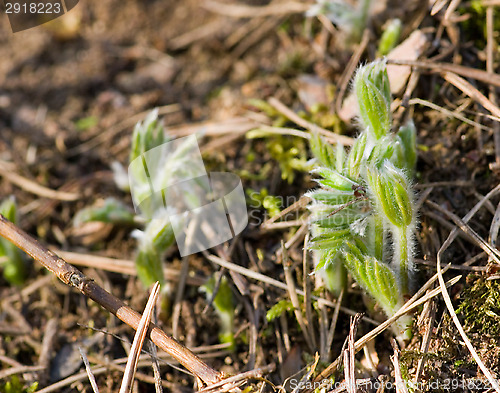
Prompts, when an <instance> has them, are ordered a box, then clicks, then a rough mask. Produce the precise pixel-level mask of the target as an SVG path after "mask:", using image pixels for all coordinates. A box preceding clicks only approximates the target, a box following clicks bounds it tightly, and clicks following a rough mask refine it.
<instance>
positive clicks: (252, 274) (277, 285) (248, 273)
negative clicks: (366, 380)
mask: <svg viewBox="0 0 500 393" xmlns="http://www.w3.org/2000/svg"><path fill="white" fill-rule="evenodd" d="M285 247H286V244H285ZM203 254H204V255H205V257H206V258H207V259H208V260H210V261H212V262H214V263H216V264H217V265H219V266H222V267H225V268H226V269H228V270H233V271H235V272H237V273H239V274H241V275H242V276H245V277H249V278H252V279H254V280H257V281H260V282H263V283H265V284H268V285H271V286H273V287H275V288H279V289H283V290H285V291H288V287H287V285H286V284H285V283H282V282H281V281H278V280H275V279H274V278H271V277H268V276H266V275H265V274H262V273H259V272H254V271H253V270H250V269H247V268H245V267H243V266H240V265H236V264H235V263H232V262H229V261H226V260H225V259H222V258H219V257H217V256H215V255H212V254H209V253H207V252H203ZM295 292H296V293H297V294H298V295H300V296H304V295H305V294H304V291H302V290H301V289H296V290H295ZM311 298H312V299H314V300H317V301H318V303H319V304H320V305H321V304H325V305H327V306H330V307H333V308H335V307H337V303H335V302H332V301H331V300H328V299H324V298H321V297H318V296H311ZM340 311H342V312H343V313H345V314H347V315H352V316H354V315H356V314H357V312H355V311H353V310H351V309H349V308H347V307H342V306H340ZM363 321H365V322H368V323H371V324H372V325H375V326H378V325H380V324H379V323H378V322H377V321H375V320H373V319H371V318H368V317H365V316H364V317H363Z"/></svg>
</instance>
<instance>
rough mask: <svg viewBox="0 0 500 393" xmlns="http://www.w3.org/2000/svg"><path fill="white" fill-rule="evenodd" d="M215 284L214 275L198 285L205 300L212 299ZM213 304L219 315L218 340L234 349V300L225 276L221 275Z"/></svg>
mask: <svg viewBox="0 0 500 393" xmlns="http://www.w3.org/2000/svg"><path fill="white" fill-rule="evenodd" d="M215 286H216V281H215V277H214V276H212V277H210V279H209V280H208V281H207V282H206V283H205V285H203V286H202V287H200V290H201V291H203V292H205V293H206V295H207V300H208V301H210V300H212V297H213V294H214V290H215ZM212 304H213V306H214V309H215V312H216V313H217V316H218V317H219V340H220V342H221V343H224V344H230V347H229V349H230V350H234V349H235V341H234V314H235V302H234V296H233V292H232V291H231V287H230V286H229V284H228V282H227V279H226V277H222V279H221V280H220V283H219V287H218V289H217V294H216V295H215V298H213V303H212Z"/></svg>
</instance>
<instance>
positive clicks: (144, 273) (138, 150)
mask: <svg viewBox="0 0 500 393" xmlns="http://www.w3.org/2000/svg"><path fill="white" fill-rule="evenodd" d="M170 141H171V138H170V137H169V136H168V135H167V133H166V131H165V127H164V126H163V124H162V122H161V121H159V120H158V111H157V110H153V111H152V112H151V113H149V114H148V115H147V116H146V118H145V119H144V121H143V122H139V123H137V125H136V126H135V128H134V132H133V134H132V144H131V149H130V155H129V163H132V162H133V161H134V160H136V159H138V158H141V157H142V160H144V157H143V154H144V153H146V152H148V151H151V150H152V149H155V148H157V147H159V146H161V145H163V144H165V143H167V142H170ZM189 144H192V140H185V141H183V142H181V143H180V144H179V145H177V146H176V150H175V151H173V152H172V154H170V155H168V157H163V158H162V162H160V163H159V165H158V166H156V167H155V168H154V171H153V170H151V173H146V171H144V169H143V168H144V167H143V166H137V165H135V166H134V165H131V166H130V167H129V171H128V172H127V171H126V170H125V168H123V167H122V166H121V165H120V164H119V163H118V162H114V163H113V164H112V169H113V172H114V178H115V183H116V184H117V186H118V187H119V188H120V189H121V190H123V191H130V182H131V183H132V184H133V185H134V191H135V192H136V194H137V197H138V198H139V199H140V200H143V202H142V203H141V204H140V206H138V209H137V212H136V213H134V212H132V210H131V209H130V208H129V207H128V206H126V205H125V204H123V203H122V202H120V201H118V200H116V199H114V198H108V199H106V201H105V202H104V205H102V204H101V206H98V205H95V206H91V207H87V208H85V209H83V210H81V211H79V212H78V214H77V215H76V216H75V219H74V225H76V226H78V225H81V224H83V223H85V222H90V221H101V222H107V223H112V224H121V225H123V224H127V225H131V226H140V227H142V229H135V230H134V231H133V232H132V236H133V237H135V238H136V239H137V242H138V244H137V251H136V257H135V264H136V269H137V275H138V277H139V278H140V280H141V281H142V283H143V284H144V286H145V287H149V286H150V285H151V284H153V283H154V282H156V281H159V282H160V284H161V286H162V291H163V292H164V293H165V292H167V293H168V292H169V291H170V289H169V287H168V285H166V282H165V279H164V276H163V259H164V257H165V253H166V252H167V250H168V249H169V248H170V247H171V246H172V245H173V244H174V243H175V236H174V231H173V228H172V225H171V222H170V219H169V216H170V215H171V214H172V213H173V211H172V210H173V209H174V208H172V207H169V206H163V205H161V204H160V205H158V204H156V203H155V201H154V200H153V198H152V195H151V193H152V189H151V183H153V184H168V180H169V179H171V178H172V176H174V174H175V173H176V171H177V175H178V174H179V173H178V170H179V168H185V169H186V170H189V165H185V163H186V159H187V157H186V155H184V152H185V149H187V148H189Z"/></svg>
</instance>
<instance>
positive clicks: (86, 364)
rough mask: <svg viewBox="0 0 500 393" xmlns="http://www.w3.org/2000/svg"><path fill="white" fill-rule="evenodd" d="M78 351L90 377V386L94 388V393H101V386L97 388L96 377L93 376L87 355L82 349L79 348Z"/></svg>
mask: <svg viewBox="0 0 500 393" xmlns="http://www.w3.org/2000/svg"><path fill="white" fill-rule="evenodd" d="M78 350H79V351H80V355H81V356H82V360H83V364H84V365H85V371H86V372H87V375H88V377H89V382H90V386H92V390H93V391H94V393H99V386H97V382H96V380H95V376H94V374H92V370H91V369H90V363H89V360H88V359H87V354H86V353H85V350H84V349H83V348H81V347H78Z"/></svg>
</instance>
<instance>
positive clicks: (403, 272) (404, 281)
mask: <svg viewBox="0 0 500 393" xmlns="http://www.w3.org/2000/svg"><path fill="white" fill-rule="evenodd" d="M394 235H395V236H394V242H395V243H396V248H395V253H394V264H395V266H396V267H397V268H398V269H399V276H400V280H401V290H402V291H403V294H408V293H410V291H409V289H410V288H409V276H410V269H411V265H412V263H411V259H410V258H411V251H410V250H411V245H409V244H408V243H409V242H410V241H411V234H409V227H403V228H399V227H396V228H395V230H394Z"/></svg>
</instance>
